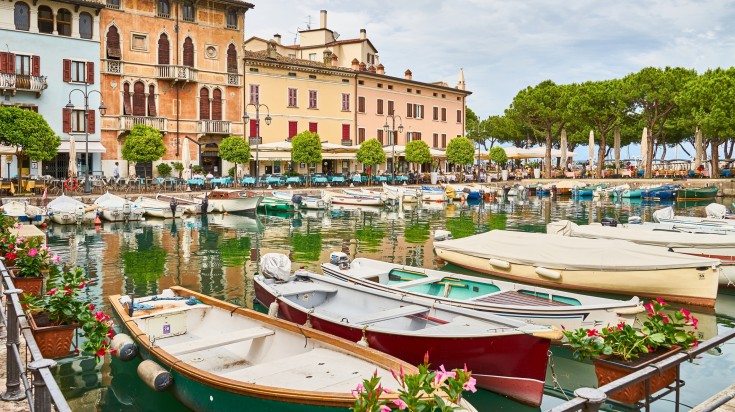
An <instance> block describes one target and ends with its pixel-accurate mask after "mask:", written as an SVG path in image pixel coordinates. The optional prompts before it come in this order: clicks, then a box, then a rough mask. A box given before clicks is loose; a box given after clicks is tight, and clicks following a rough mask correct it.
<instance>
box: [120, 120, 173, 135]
mask: <svg viewBox="0 0 735 412" xmlns="http://www.w3.org/2000/svg"><path fill="white" fill-rule="evenodd" d="M167 120H168V119H166V118H165V117H148V116H120V130H130V129H132V128H133V126H135V125H136V124H144V125H146V126H150V127H153V128H155V129H158V130H160V131H162V132H166V131H168V129H167V128H166V127H167V126H168V122H167Z"/></svg>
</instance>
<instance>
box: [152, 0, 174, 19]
mask: <svg viewBox="0 0 735 412" xmlns="http://www.w3.org/2000/svg"><path fill="white" fill-rule="evenodd" d="M156 16H158V17H163V18H166V19H168V18H169V17H171V8H170V7H169V5H168V0H158V7H157V9H156Z"/></svg>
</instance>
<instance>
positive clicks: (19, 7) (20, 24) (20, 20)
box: [13, 2, 31, 31]
mask: <svg viewBox="0 0 735 412" xmlns="http://www.w3.org/2000/svg"><path fill="white" fill-rule="evenodd" d="M13 20H14V21H15V30H23V31H28V29H30V27H31V9H30V7H28V5H27V4H25V3H23V2H19V3H15V10H14V12H13Z"/></svg>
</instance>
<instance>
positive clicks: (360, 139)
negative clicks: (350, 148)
mask: <svg viewBox="0 0 735 412" xmlns="http://www.w3.org/2000/svg"><path fill="white" fill-rule="evenodd" d="M364 142H365V129H357V143H364Z"/></svg>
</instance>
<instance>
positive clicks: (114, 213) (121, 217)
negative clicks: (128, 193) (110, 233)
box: [101, 208, 145, 222]
mask: <svg viewBox="0 0 735 412" xmlns="http://www.w3.org/2000/svg"><path fill="white" fill-rule="evenodd" d="M144 213H145V211H144V210H143V209H142V208H130V209H125V208H122V209H106V208H103V209H101V215H102V218H103V219H105V220H106V221H108V222H136V221H139V220H143V214H144Z"/></svg>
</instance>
